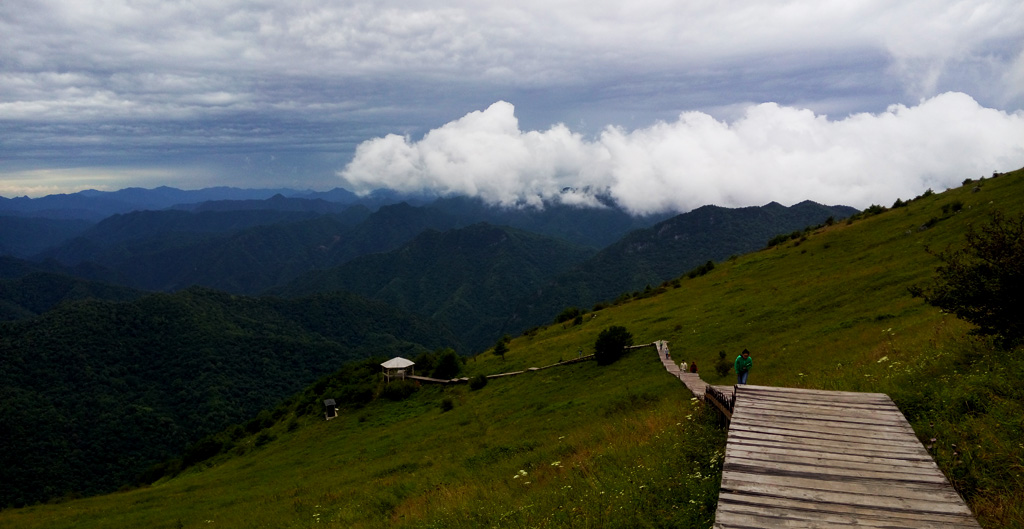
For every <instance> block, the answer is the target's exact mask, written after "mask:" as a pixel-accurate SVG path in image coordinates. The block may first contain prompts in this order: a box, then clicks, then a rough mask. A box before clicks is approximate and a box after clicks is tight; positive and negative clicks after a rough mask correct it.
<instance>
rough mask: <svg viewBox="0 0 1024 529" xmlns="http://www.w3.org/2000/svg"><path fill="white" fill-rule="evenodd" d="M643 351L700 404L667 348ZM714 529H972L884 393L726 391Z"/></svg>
mask: <svg viewBox="0 0 1024 529" xmlns="http://www.w3.org/2000/svg"><path fill="white" fill-rule="evenodd" d="M650 345H653V346H654V347H655V348H656V349H657V351H658V358H659V359H660V360H661V363H662V365H664V366H665V370H666V371H668V372H669V373H671V374H672V375H673V376H675V377H677V378H679V380H681V381H682V382H683V383H684V384H686V387H687V388H688V389H689V390H690V391H691V392H693V394H694V395H695V396H696V397H698V398H704V396H705V391H706V388H707V386H708V384H707V383H705V382H704V381H703V380H701V379H700V377H699V376H697V374H696V373H682V372H681V370H680V369H679V366H678V365H676V363H675V362H674V361H673V360H672V358H671V354H670V353H669V349H668V343H667V342H665V341H657V342H654V343H653V344H650ZM733 388H734V387H733V386H715V389H718V390H719V391H722V392H723V393H728V394H732V392H733V391H734V389H733ZM708 400H714V399H708ZM724 412H725V410H723V413H724ZM714 527H715V528H716V529H754V528H776V527H781V528H832V527H840V528H842V527H862V528H875V529H882V528H886V529H910V528H921V529H925V528H928V529H931V528H935V529H954V528H955V529H961V528H970V529H980V527H981V526H980V525H978V522H977V520H975V519H974V516H973V515H972V514H971V511H970V509H968V508H967V505H965V504H964V502H963V500H962V499H961V498H960V496H959V495H958V494H957V493H956V491H955V490H953V487H952V486H951V485H950V484H949V481H947V480H946V477H945V476H944V475H943V474H942V471H940V470H939V468H938V466H936V465H935V462H934V461H933V460H932V458H931V455H930V454H928V451H927V450H925V448H924V446H922V445H921V443H920V442H919V441H918V440H917V436H916V435H915V434H914V430H913V429H911V427H910V423H908V422H907V420H906V418H904V417H903V414H902V413H900V410H899V409H898V408H896V405H895V404H893V402H892V400H891V399H890V398H889V397H888V395H885V394H882V393H854V392H845V391H818V390H808V389H794V388H774V387H766V386H735V405H734V407H733V409H732V412H731V422H730V426H729V438H728V441H727V442H726V447H725V463H724V468H723V470H722V486H721V489H720V492H719V497H718V508H717V510H716V512H715V525H714Z"/></svg>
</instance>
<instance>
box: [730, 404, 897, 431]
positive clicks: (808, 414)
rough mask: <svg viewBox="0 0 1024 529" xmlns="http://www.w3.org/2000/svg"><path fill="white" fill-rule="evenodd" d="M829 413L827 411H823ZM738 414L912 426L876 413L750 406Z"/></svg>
mask: <svg viewBox="0 0 1024 529" xmlns="http://www.w3.org/2000/svg"><path fill="white" fill-rule="evenodd" d="M823 411H827V410H823ZM736 413H744V414H750V415H753V416H755V417H756V419H755V420H758V419H768V420H800V419H804V420H809V421H814V422H829V423H836V424H850V425H864V426H869V427H874V428H884V429H889V430H901V431H902V430H907V429H908V428H910V425H909V424H907V421H906V420H905V419H903V420H901V419H900V418H898V417H894V416H893V415H892V414H881V413H876V414H875V415H874V416H873V417H853V416H846V415H837V414H834V413H828V414H825V413H814V411H813V409H811V408H808V409H805V410H789V409H780V408H758V407H753V406H749V405H744V406H736Z"/></svg>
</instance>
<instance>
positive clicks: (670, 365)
mask: <svg viewBox="0 0 1024 529" xmlns="http://www.w3.org/2000/svg"><path fill="white" fill-rule="evenodd" d="M653 345H654V347H655V348H656V349H657V350H658V358H659V359H660V360H661V364H662V365H663V366H665V370H666V371H668V372H669V373H671V374H672V376H674V377H676V378H678V379H679V380H680V381H682V383H683V384H684V385H685V386H686V389H689V390H690V392H691V393H693V395H694V396H695V397H697V398H698V399H703V398H704V394H705V393H706V392H707V387H708V383H707V382H704V381H703V380H701V378H700V375H699V374H697V373H684V372H683V371H682V370H681V369H679V366H678V365H677V364H676V362H675V360H672V353H671V352H670V351H669V349H668V342H667V341H665V340H658V341H656V342H654V344H653ZM715 387H716V388H718V389H719V390H721V391H723V392H728V393H732V386H715Z"/></svg>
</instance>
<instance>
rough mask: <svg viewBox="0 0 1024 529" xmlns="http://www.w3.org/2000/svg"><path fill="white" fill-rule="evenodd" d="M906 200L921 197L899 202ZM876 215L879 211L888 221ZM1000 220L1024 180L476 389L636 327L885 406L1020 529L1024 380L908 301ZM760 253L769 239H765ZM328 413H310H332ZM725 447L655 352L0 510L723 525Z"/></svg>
mask: <svg viewBox="0 0 1024 529" xmlns="http://www.w3.org/2000/svg"><path fill="white" fill-rule="evenodd" d="M907 198H908V199H910V198H911V197H907ZM876 209H882V208H876ZM995 210H999V211H1002V212H1003V213H1005V214H1007V215H1014V216H1015V215H1019V214H1021V212H1022V211H1024V170H1020V171H1015V172H1013V173H1007V174H1004V175H1001V176H999V177H997V178H986V179H984V180H981V181H973V182H970V183H965V185H963V186H962V187H958V188H955V189H951V190H948V191H945V192H941V193H926V194H925V195H923V196H921V197H918V198H914V199H912V200H908V201H907V202H906V203H902V205H901V207H895V208H891V209H886V210H885V211H881V212H877V214H872V213H874V211H869V212H866V213H864V214H862V215H860V216H858V218H856V219H853V220H851V221H849V222H847V221H839V222H835V223H831V224H830V225H827V226H821V227H817V228H814V229H810V230H807V231H805V232H801V233H795V234H793V236H792V237H787V238H785V240H784V241H781V242H778V241H775V242H777V244H775V245H774V246H772V247H770V248H766V249H764V250H761V251H759V252H755V253H752V254H748V255H742V256H735V257H734V258H731V259H729V260H727V261H724V262H721V263H715V267H714V268H713V269H712V270H711V271H710V272H708V273H707V274H705V275H700V276H697V277H694V278H688V277H687V274H686V272H687V270H680V271H679V273H680V279H678V280H675V281H670V282H667V283H665V284H663V285H660V286H655V287H652V288H651V289H649V290H647V291H645V292H638V293H635V294H634V295H627V296H623V297H621V298H620V300H619V302H618V303H616V304H610V305H609V306H607V307H603V308H601V309H600V310H595V311H590V312H586V313H585V314H584V315H583V318H582V323H579V324H574V323H573V322H571V321H570V322H565V323H563V324H552V325H549V326H547V327H544V328H540V329H535V330H533V331H531V332H529V333H526V334H524V335H522V336H519V337H515V338H514V339H513V340H512V341H511V343H510V344H509V352H508V353H507V354H506V355H505V357H504V359H501V358H499V357H497V356H495V355H492V354H490V352H483V353H481V354H479V355H477V356H475V357H473V358H470V359H468V360H467V362H466V364H465V368H464V369H465V374H466V376H473V375H476V374H494V373H502V372H509V371H517V370H523V369H527V368H530V367H542V366H547V365H550V364H553V363H556V362H559V361H560V360H570V359H572V358H575V357H576V354H577V350H579V349H581V348H582V349H583V351H584V352H585V353H588V352H590V351H591V350H592V348H593V343H594V340H595V339H596V337H597V335H598V333H599V332H600V331H601V330H602V329H605V328H607V327H609V326H612V325H622V326H624V327H626V328H627V329H628V330H629V331H630V332H631V333H632V334H633V336H634V341H635V343H637V344H643V343H650V342H652V341H654V340H668V342H669V346H670V348H671V351H672V356H673V358H674V359H675V360H676V361H677V362H681V361H684V360H685V361H687V362H690V363H693V362H696V363H697V364H698V365H699V368H700V373H701V374H702V377H703V378H704V379H705V380H707V381H708V382H710V383H713V384H732V382H733V377H734V375H733V373H729V374H727V375H724V376H722V375H719V374H718V373H717V372H716V370H715V365H716V363H717V362H718V361H719V358H720V352H724V357H725V359H726V360H727V361H729V362H731V361H732V360H733V359H734V358H735V357H736V355H737V354H738V353H739V351H740V350H742V349H744V348H747V349H749V350H750V351H751V352H752V353H753V359H754V366H753V369H752V371H751V375H750V380H749V383H752V384H760V385H773V386H793V387H806V388H818V389H835V390H848V391H871V392H884V393H887V394H889V395H890V396H892V398H893V400H894V401H895V402H896V403H897V405H898V406H900V408H901V410H902V411H903V412H904V414H905V415H906V416H907V418H908V419H909V420H910V421H911V424H912V425H913V426H914V428H915V431H916V432H917V433H918V436H919V438H920V439H921V440H922V442H923V443H924V444H925V445H926V446H927V447H928V449H929V451H930V452H931V453H932V454H933V456H934V457H935V459H936V461H937V462H938V463H939V465H940V467H941V468H942V469H943V471H944V472H945V473H946V475H947V477H949V479H950V481H951V482H952V483H953V485H954V486H955V487H956V488H957V490H958V491H959V492H960V493H961V495H962V496H963V497H964V498H965V500H966V501H967V502H968V504H969V505H970V506H971V508H972V509H973V510H974V511H975V512H976V514H977V515H978V518H979V521H980V522H981V524H982V526H983V527H992V528H996V527H1024V507H1021V502H1020V498H1021V497H1024V390H1022V389H1021V384H1020V383H1019V376H1020V373H1021V372H1022V370H1024V361H1022V360H1021V359H1020V350H1019V349H1018V350H1017V351H1016V355H1014V354H1011V353H1009V352H1006V351H1001V350H999V349H998V348H997V347H996V346H994V345H993V344H992V343H991V342H990V341H988V340H984V339H981V338H977V337H975V336H973V335H969V334H968V331H969V330H970V328H971V327H970V326H969V325H967V324H965V323H964V322H962V321H959V320H958V319H956V318H955V317H954V316H952V315H949V314H944V313H942V312H941V311H940V310H938V309H936V308H934V307H931V306H929V305H927V304H926V303H924V301H922V300H921V299H919V298H913V297H911V296H910V294H909V293H908V290H907V289H908V287H910V286H911V285H915V284H921V283H924V282H926V281H928V280H929V279H930V278H931V277H933V276H934V273H935V267H936V266H937V264H938V260H937V258H936V257H935V256H934V255H931V254H929V253H928V252H927V251H926V248H931V249H932V250H933V251H938V250H942V249H944V248H946V247H947V246H950V245H952V246H957V245H962V244H963V238H964V233H965V231H966V229H967V226H968V225H972V224H973V225H975V226H980V225H982V224H984V223H985V222H987V220H988V219H989V216H990V215H991V213H992V212H993V211H995ZM766 242H767V241H766ZM322 396H323V395H317V396H316V398H318V399H319V398H320V397H322ZM725 437H726V432H725V431H724V430H723V429H721V428H719V427H718V425H717V420H716V417H715V416H714V415H713V414H712V413H710V412H708V411H707V410H706V409H704V407H703V406H702V405H701V404H700V403H698V402H697V401H695V400H694V399H693V398H692V395H690V394H688V393H687V391H686V389H685V388H684V387H683V385H682V384H681V383H680V382H679V381H677V380H675V379H674V378H672V377H671V376H670V375H668V374H667V373H666V372H665V371H664V369H663V368H662V366H661V364H660V362H659V361H658V360H657V358H656V353H655V351H654V349H653V348H644V349H636V350H633V351H631V352H629V353H627V354H626V355H625V356H624V357H623V358H622V359H620V360H619V361H618V362H616V363H614V364H612V365H609V366H604V367H602V366H598V365H596V363H595V362H582V363H576V364H570V365H566V366H560V367H553V368H550V369H544V370H539V371H530V372H527V373H524V374H522V375H519V376H514V377H504V378H497V379H491V380H490V381H489V383H488V384H487V385H486V386H484V387H483V388H481V389H478V390H472V389H470V388H469V387H468V386H467V385H458V386H445V387H442V386H429V385H424V386H422V387H421V388H419V390H418V391H416V392H414V393H412V395H411V396H409V397H408V398H406V399H404V400H398V401H392V400H388V399H377V400H375V401H373V402H371V403H370V404H368V405H366V406H364V407H358V408H344V409H342V411H341V413H340V415H339V417H338V418H336V419H334V420H331V421H324V420H323V417H322V415H317V414H315V413H314V414H311V415H301V416H296V415H294V412H289V414H285V415H283V416H281V417H279V420H278V421H277V422H276V424H274V425H273V426H271V427H270V428H269V429H268V430H266V431H264V432H263V433H261V434H260V436H255V435H251V436H248V437H245V438H243V439H241V440H240V441H239V444H238V446H237V447H236V448H235V449H233V450H231V451H229V452H228V453H225V454H221V455H219V456H217V457H215V458H213V459H210V460H208V461H206V462H204V463H202V464H200V465H197V466H193V467H190V468H188V469H186V470H185V471H183V472H182V473H181V474H179V475H177V476H175V477H172V478H164V479H161V480H159V481H157V482H156V483H154V484H152V485H149V486H145V487H142V488H136V489H132V490H124V491H122V492H119V493H116V494H110V495H106V496H99V497H92V498H81V499H69V500H67V501H63V502H59V503H53V504H47V505H37V506H32V507H27V508H22V509H6V510H3V511H0V526H2V527H19V528H21V527H24V528H34V527H39V528H44V527H45V528H63V527H68V528H70V527H75V528H83V527H84V528H90V527H97V528H108V527H109V528H115V527H147V528H154V529H155V528H164V527H167V528H175V527H346V528H347V527H366V528H377V527H410V528H412V527H417V528H418V527H423V528H428V527H437V528H447V527H455V528H459V527H465V528H470V527H502V528H504V527H710V526H711V523H712V520H713V518H714V507H715V503H716V501H717V488H718V481H719V478H720V474H721V465H722V457H723V452H724V445H725Z"/></svg>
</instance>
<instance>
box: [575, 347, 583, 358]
mask: <svg viewBox="0 0 1024 529" xmlns="http://www.w3.org/2000/svg"><path fill="white" fill-rule="evenodd" d="M576 358H583V349H577V350H576Z"/></svg>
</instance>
